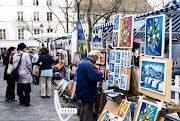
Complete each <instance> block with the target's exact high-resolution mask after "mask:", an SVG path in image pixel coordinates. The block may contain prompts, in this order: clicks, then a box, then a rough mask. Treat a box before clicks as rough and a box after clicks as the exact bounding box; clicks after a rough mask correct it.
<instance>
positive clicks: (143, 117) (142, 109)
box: [135, 100, 158, 121]
mask: <svg viewBox="0 0 180 121" xmlns="http://www.w3.org/2000/svg"><path fill="white" fill-rule="evenodd" d="M138 109H139V110H138V113H137V117H136V120H135V121H156V117H157V113H158V106H157V105H156V104H154V103H151V102H149V101H146V100H142V101H141V103H140V105H139V107H138Z"/></svg>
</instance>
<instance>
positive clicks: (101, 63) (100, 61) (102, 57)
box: [96, 52, 106, 65]
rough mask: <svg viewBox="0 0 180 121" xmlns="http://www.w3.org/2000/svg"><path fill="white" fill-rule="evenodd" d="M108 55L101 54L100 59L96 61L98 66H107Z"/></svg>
mask: <svg viewBox="0 0 180 121" xmlns="http://www.w3.org/2000/svg"><path fill="white" fill-rule="evenodd" d="M105 63H106V53H103V52H101V55H100V58H99V59H98V60H97V61H96V64H100V65H105Z"/></svg>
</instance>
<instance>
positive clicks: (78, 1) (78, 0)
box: [76, 0, 82, 21]
mask: <svg viewBox="0 0 180 121" xmlns="http://www.w3.org/2000/svg"><path fill="white" fill-rule="evenodd" d="M81 1H82V0H76V2H77V10H78V21H79V6H80V2H81Z"/></svg>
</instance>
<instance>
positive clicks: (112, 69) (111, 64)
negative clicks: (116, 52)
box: [109, 62, 115, 73]
mask: <svg viewBox="0 0 180 121" xmlns="http://www.w3.org/2000/svg"><path fill="white" fill-rule="evenodd" d="M114 71H115V63H112V62H110V63H109V72H110V73H114Z"/></svg>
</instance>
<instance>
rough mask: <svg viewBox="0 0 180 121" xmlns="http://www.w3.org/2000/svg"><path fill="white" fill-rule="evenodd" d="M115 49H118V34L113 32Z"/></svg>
mask: <svg viewBox="0 0 180 121" xmlns="http://www.w3.org/2000/svg"><path fill="white" fill-rule="evenodd" d="M113 47H114V48H116V47H118V32H113Z"/></svg>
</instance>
